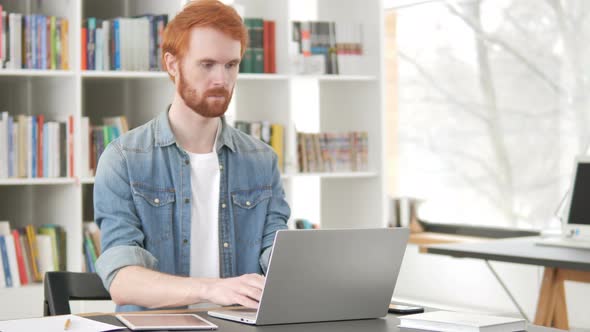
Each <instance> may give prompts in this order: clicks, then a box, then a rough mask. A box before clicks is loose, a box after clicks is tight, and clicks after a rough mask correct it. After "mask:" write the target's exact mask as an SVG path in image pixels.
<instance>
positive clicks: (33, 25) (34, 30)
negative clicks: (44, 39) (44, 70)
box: [31, 15, 37, 69]
mask: <svg viewBox="0 0 590 332" xmlns="http://www.w3.org/2000/svg"><path fill="white" fill-rule="evenodd" d="M31 68H33V69H37V15H31Z"/></svg>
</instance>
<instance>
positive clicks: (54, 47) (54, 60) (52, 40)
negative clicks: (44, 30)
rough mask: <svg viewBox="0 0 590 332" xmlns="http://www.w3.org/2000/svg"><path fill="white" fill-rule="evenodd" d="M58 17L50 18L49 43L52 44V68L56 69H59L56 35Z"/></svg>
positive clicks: (50, 56) (50, 53)
mask: <svg viewBox="0 0 590 332" xmlns="http://www.w3.org/2000/svg"><path fill="white" fill-rule="evenodd" d="M56 32H57V30H56V17H55V16H51V17H50V19H49V45H50V52H49V59H50V68H51V69H53V70H55V69H57V36H56Z"/></svg>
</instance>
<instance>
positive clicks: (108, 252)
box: [94, 111, 291, 311]
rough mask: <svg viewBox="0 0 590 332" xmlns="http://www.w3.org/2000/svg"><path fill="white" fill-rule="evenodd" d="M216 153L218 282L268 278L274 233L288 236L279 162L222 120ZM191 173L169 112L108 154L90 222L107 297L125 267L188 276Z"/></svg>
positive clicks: (97, 182) (117, 142) (101, 167)
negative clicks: (249, 276)
mask: <svg viewBox="0 0 590 332" xmlns="http://www.w3.org/2000/svg"><path fill="white" fill-rule="evenodd" d="M216 150H217V155H218V158H219V168H220V170H221V172H220V173H221V174H220V190H219V259H220V261H219V264H220V271H219V272H220V276H221V277H222V278H228V277H235V276H239V275H242V274H246V273H259V274H260V273H265V272H266V268H267V267H268V259H269V256H270V249H271V247H272V244H273V241H274V237H275V233H276V231H278V230H280V229H286V228H287V224H286V223H287V220H288V219H289V216H290V213H291V211H290V209H289V205H288V204H287V202H286V200H285V193H284V191H283V187H282V184H281V177H280V172H279V169H278V164H277V155H276V154H275V153H274V151H273V150H272V149H271V148H270V147H269V146H268V145H267V144H265V143H264V142H262V141H260V140H258V139H255V138H253V137H251V136H248V135H246V134H244V133H242V132H240V131H238V130H236V129H234V128H232V127H230V126H228V125H227V124H226V122H225V119H223V118H222V126H221V131H220V132H218V136H217V146H216ZM190 171H191V166H190V158H189V156H188V154H187V152H186V151H184V150H183V149H182V147H180V146H179V145H178V143H177V142H176V139H175V137H174V134H173V133H172V130H171V128H170V124H169V122H168V112H167V111H166V112H163V113H161V114H160V115H159V116H158V117H156V118H155V119H153V120H151V121H150V122H148V123H146V124H145V125H143V126H141V127H138V128H136V129H134V130H131V131H130V132H128V133H127V134H125V135H123V136H121V137H119V138H118V139H116V140H114V141H113V142H111V143H110V144H109V145H108V146H107V147H106V149H105V151H104V152H103V154H102V155H101V157H100V162H99V163H98V167H97V171H96V178H95V184H94V214H95V220H96V223H97V224H98V226H99V227H100V229H101V234H102V238H101V245H102V254H101V255H100V257H99V258H98V260H97V261H96V271H97V273H98V275H99V276H100V277H101V278H102V280H103V283H104V285H105V288H106V289H110V285H111V282H112V281H113V278H114V277H115V275H116V274H117V272H118V271H119V269H121V268H122V267H125V266H129V265H137V266H142V267H145V268H148V269H152V270H156V271H160V272H163V273H168V274H173V275H178V276H188V275H189V271H190V264H191V261H190V252H191V251H190V246H191V243H190V239H191V236H190V235H191V204H190V203H191V199H192V197H191V196H192V193H191V178H190ZM146 291H147V290H146ZM143 309H145V308H141V307H139V306H131V305H126V306H119V307H117V311H131V310H133V311H135V310H143Z"/></svg>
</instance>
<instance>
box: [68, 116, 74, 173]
mask: <svg viewBox="0 0 590 332" xmlns="http://www.w3.org/2000/svg"><path fill="white" fill-rule="evenodd" d="M68 147H69V148H68V163H69V164H70V174H68V175H69V176H70V177H72V178H73V177H74V174H75V172H74V116H73V115H70V116H68Z"/></svg>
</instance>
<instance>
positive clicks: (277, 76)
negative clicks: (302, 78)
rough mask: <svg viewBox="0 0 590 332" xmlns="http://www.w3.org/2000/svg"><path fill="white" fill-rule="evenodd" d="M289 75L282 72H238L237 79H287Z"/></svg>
mask: <svg viewBox="0 0 590 332" xmlns="http://www.w3.org/2000/svg"><path fill="white" fill-rule="evenodd" d="M288 79H289V75H282V74H239V75H238V81H256V80H263V81H268V80H288Z"/></svg>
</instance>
